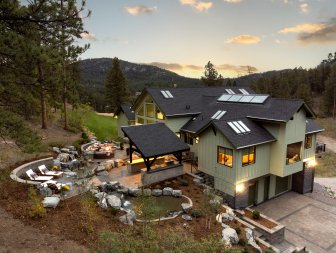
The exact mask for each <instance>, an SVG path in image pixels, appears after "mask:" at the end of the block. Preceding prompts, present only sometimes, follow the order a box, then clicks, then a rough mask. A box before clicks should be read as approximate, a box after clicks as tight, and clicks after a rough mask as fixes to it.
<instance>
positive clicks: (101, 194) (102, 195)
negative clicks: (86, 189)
mask: <svg viewBox="0 0 336 253" xmlns="http://www.w3.org/2000/svg"><path fill="white" fill-rule="evenodd" d="M94 196H95V197H96V198H97V199H99V200H100V199H102V198H103V197H104V196H105V192H98V193H97V194H95V195H94Z"/></svg>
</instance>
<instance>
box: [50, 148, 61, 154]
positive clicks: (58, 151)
mask: <svg viewBox="0 0 336 253" xmlns="http://www.w3.org/2000/svg"><path fill="white" fill-rule="evenodd" d="M52 150H53V152H55V153H56V154H60V153H61V150H60V149H59V148H58V147H53V148H52Z"/></svg>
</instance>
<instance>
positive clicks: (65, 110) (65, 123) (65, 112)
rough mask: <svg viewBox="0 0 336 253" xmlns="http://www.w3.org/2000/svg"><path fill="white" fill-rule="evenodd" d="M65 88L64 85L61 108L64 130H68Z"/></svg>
mask: <svg viewBox="0 0 336 253" xmlns="http://www.w3.org/2000/svg"><path fill="white" fill-rule="evenodd" d="M66 92H67V88H66V85H65V84H64V97H63V107H64V130H68V109H67V97H66Z"/></svg>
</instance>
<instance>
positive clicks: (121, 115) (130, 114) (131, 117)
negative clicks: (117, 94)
mask: <svg viewBox="0 0 336 253" xmlns="http://www.w3.org/2000/svg"><path fill="white" fill-rule="evenodd" d="M131 107H132V106H131V104H122V105H121V106H120V107H119V109H118V110H117V111H116V113H115V115H116V116H117V119H118V126H131V125H134V124H135V114H134V111H132V109H131ZM118 136H119V137H121V138H122V137H124V134H123V132H122V131H121V128H120V127H118Z"/></svg>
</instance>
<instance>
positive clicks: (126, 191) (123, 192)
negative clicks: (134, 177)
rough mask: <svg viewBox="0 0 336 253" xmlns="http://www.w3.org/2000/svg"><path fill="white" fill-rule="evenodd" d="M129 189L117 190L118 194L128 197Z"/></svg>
mask: <svg viewBox="0 0 336 253" xmlns="http://www.w3.org/2000/svg"><path fill="white" fill-rule="evenodd" d="M128 191H129V189H128V188H127V187H121V188H119V189H118V190H117V192H118V193H121V194H124V195H127V194H128Z"/></svg>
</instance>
